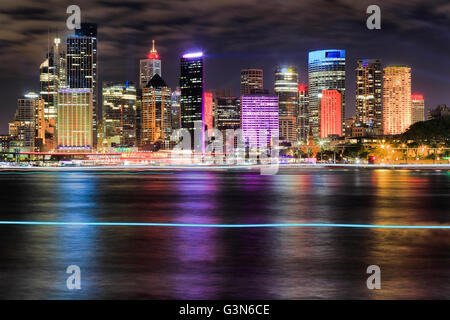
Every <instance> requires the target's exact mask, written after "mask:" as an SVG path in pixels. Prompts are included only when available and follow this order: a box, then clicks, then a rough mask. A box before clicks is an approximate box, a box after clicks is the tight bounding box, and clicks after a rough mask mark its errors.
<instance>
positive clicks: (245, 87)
mask: <svg viewBox="0 0 450 320" xmlns="http://www.w3.org/2000/svg"><path fill="white" fill-rule="evenodd" d="M263 87H264V81H263V70H262V69H243V70H241V96H242V95H250V94H252V93H253V90H263Z"/></svg>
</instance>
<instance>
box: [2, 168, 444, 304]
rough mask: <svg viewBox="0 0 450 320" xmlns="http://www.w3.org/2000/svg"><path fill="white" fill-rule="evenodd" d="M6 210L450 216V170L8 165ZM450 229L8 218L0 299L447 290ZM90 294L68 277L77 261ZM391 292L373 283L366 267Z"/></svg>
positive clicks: (38, 213) (92, 216) (308, 219)
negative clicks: (267, 172) (113, 169)
mask: <svg viewBox="0 0 450 320" xmlns="http://www.w3.org/2000/svg"><path fill="white" fill-rule="evenodd" d="M0 179H1V182H2V183H1V185H2V187H3V189H2V191H3V192H2V193H1V194H0V197H2V204H3V206H2V209H1V220H39V221H43V220H47V221H83V222H85V221H86V222H87V221H112V222H175V223H204V224H230V223H236V224H241V223H245V224H247V223H293V222H304V223H314V222H329V223H361V224H450V215H449V210H448V205H449V204H450V201H449V191H450V176H449V175H448V174H446V173H445V172H442V173H437V172H433V174H430V172H425V171H423V172H416V171H414V172H411V171H394V170H358V169H355V170H349V171H339V170H334V171H329V170H300V171H290V170H282V171H281V172H280V174H278V175H275V176H261V175H259V174H258V173H252V172H225V173H224V172H199V171H196V172H174V174H171V175H162V174H161V175H159V174H155V175H117V174H107V173H106V174H105V173H103V174H101V175H100V174H95V173H92V172H88V173H82V172H78V173H71V174H67V173H54V174H45V175H2V176H1V177H0ZM448 232H449V231H448V230H380V229H377V230H370V229H364V230H358V229H331V228H323V229H322V228H321V229H313V228H286V229H268V228H261V229H217V228H214V229H203V228H200V229H192V228H160V227H155V228H145V227H49V226H1V227H0V240H1V242H0V277H1V281H0V294H1V298H7V299H8V298H26V299H32V298H37V299H53V298H63V299H71V298H74V299H79V298H150V299H153V298H175V299H221V298H224V299H227V298H228V299H229V298H249V299H252V298H253V299H258V298H262V299H270V298H273V299H301V298H344V299H349V298H362V299H366V298H449V296H450V268H449V267H450V253H449V249H450V246H449V245H450V240H449V239H450V237H449V234H448ZM71 264H76V265H79V266H80V267H81V270H82V290H80V291H69V290H67V289H66V287H65V280H66V277H67V274H65V269H66V267H67V266H68V265H71ZM371 264H378V265H380V266H381V269H382V290H380V291H369V290H368V289H367V288H366V286H365V283H366V279H367V275H366V274H365V270H366V268H367V266H368V265H371Z"/></svg>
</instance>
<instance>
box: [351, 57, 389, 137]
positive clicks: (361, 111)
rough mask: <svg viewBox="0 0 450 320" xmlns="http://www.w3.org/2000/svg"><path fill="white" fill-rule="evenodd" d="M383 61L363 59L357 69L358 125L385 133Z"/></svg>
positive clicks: (378, 132) (359, 61)
mask: <svg viewBox="0 0 450 320" xmlns="http://www.w3.org/2000/svg"><path fill="white" fill-rule="evenodd" d="M382 82H383V70H382V69H381V60H378V59H361V60H358V65H357V67H356V123H357V124H358V125H363V126H370V127H372V128H373V129H374V132H376V133H377V134H382V133H383V130H382V129H383V113H382V112H383V110H382V97H383V96H382Z"/></svg>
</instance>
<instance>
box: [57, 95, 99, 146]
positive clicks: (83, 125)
mask: <svg viewBox="0 0 450 320" xmlns="http://www.w3.org/2000/svg"><path fill="white" fill-rule="evenodd" d="M92 96H93V92H92V89H88V88H85V89H72V88H65V89H59V91H58V121H57V136H58V140H57V141H58V150H60V151H64V150H87V151H89V150H92V149H93V147H94V144H93V140H94V139H93V130H92V127H93V116H92V114H93V105H92V101H93V99H92Z"/></svg>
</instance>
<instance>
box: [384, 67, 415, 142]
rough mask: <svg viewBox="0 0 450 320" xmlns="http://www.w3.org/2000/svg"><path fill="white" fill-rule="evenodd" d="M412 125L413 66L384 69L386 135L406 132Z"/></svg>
mask: <svg viewBox="0 0 450 320" xmlns="http://www.w3.org/2000/svg"><path fill="white" fill-rule="evenodd" d="M410 125H411V68H409V67H406V66H389V67H386V68H384V69H383V130H384V134H386V135H395V134H401V133H403V132H405V130H406V129H408V128H409V126H410Z"/></svg>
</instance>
